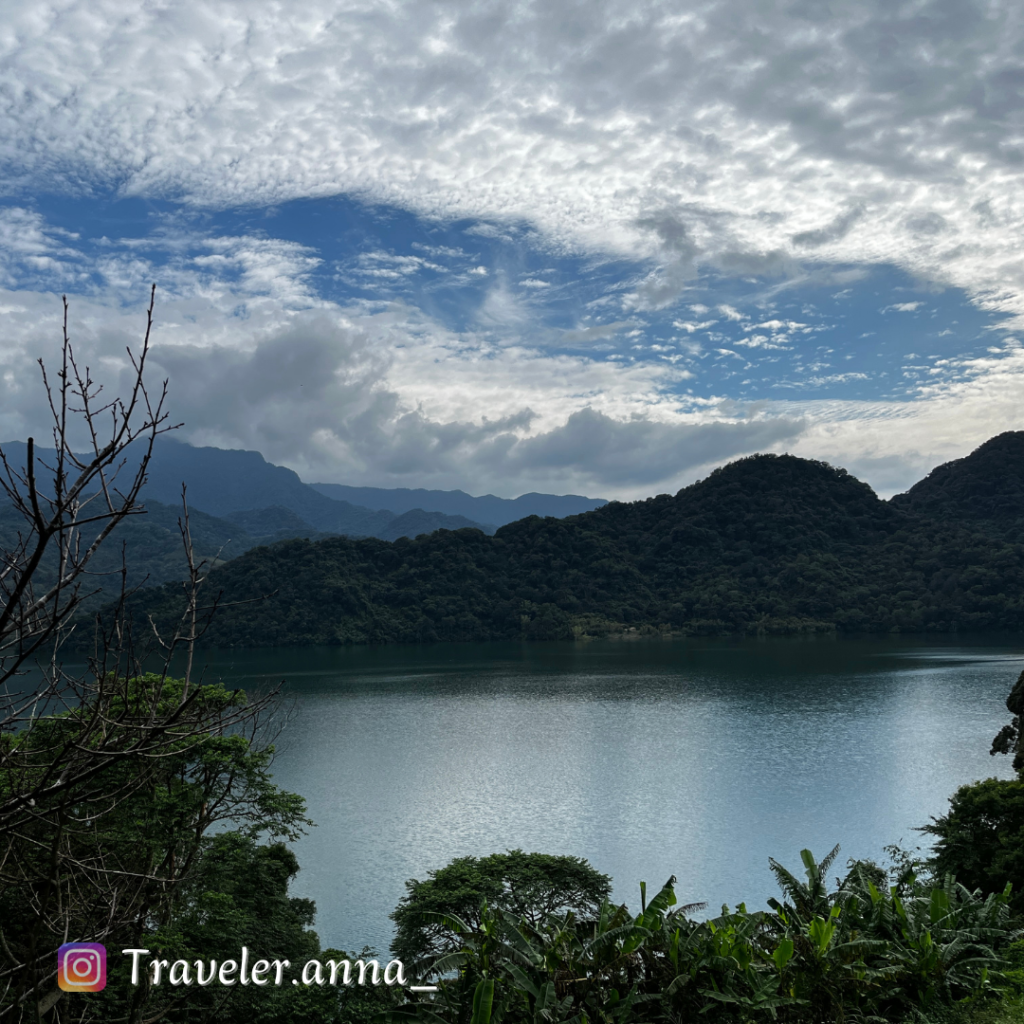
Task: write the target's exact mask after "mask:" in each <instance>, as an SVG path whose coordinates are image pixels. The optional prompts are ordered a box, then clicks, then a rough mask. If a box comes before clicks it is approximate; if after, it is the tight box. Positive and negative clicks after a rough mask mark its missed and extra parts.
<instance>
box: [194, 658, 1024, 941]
mask: <svg viewBox="0 0 1024 1024" xmlns="http://www.w3.org/2000/svg"><path fill="white" fill-rule="evenodd" d="M205 659H206V661H207V664H208V668H207V678H222V679H223V680H224V681H225V682H226V683H230V684H232V685H248V686H253V685H259V684H269V683H278V682H279V681H282V680H283V681H284V686H283V689H284V692H285V694H286V697H287V699H288V702H289V703H290V705H291V715H290V718H289V720H288V722H287V724H286V726H285V728H284V730H283V732H282V734H281V736H280V739H279V741H278V756H277V760H276V762H275V766H274V773H275V779H276V781H277V783H278V784H279V785H281V786H283V787H284V788H286V789H290V790H294V791H295V792H298V793H301V794H303V796H305V797H306V799H307V801H308V805H309V813H310V816H311V817H312V818H313V819H314V820H315V821H316V822H317V827H316V828H315V829H313V830H311V832H310V833H309V835H308V836H306V837H305V838H304V839H302V840H301V841H300V842H299V844H298V847H297V853H298V856H299V860H300V863H301V865H302V871H301V873H300V875H299V877H298V879H297V882H296V885H295V887H294V891H295V894H296V895H302V896H309V897H312V898H313V899H315V900H316V903H317V907H318V911H319V912H318V916H317V923H316V927H317V930H318V931H319V933H320V937H321V939H322V941H323V942H324V943H325V944H330V945H333V946H338V947H342V948H348V949H353V948H355V949H358V948H360V947H362V946H363V945H364V944H368V945H374V946H377V947H378V948H379V949H380V950H382V951H385V950H386V949H387V947H388V945H389V943H390V939H391V934H392V931H391V923H390V921H389V920H388V914H389V913H390V911H391V910H392V909H393V908H394V906H395V904H396V903H397V902H398V900H399V899H400V898H401V896H402V895H403V894H404V891H405V890H404V886H403V883H404V882H405V880H406V879H408V878H413V877H418V878H423V877H424V876H425V875H426V873H427V872H428V871H429V870H431V869H432V868H438V867H441V866H443V865H444V864H446V863H447V862H448V861H449V860H450V859H451V858H452V857H456V856H462V855H466V854H473V855H483V854H488V853H492V852H494V851H500V850H505V849H509V848H514V847H521V848H522V849H524V850H528V851H533V850H536V851H542V852H547V853H571V854H575V855H578V856H583V857H586V858H587V859H588V860H590V862H591V863H592V864H593V865H594V866H595V867H597V868H598V869H600V870H601V871H604V872H607V873H608V874H610V875H612V877H613V878H614V880H615V887H616V888H615V896H616V898H618V899H620V900H625V901H628V902H630V904H634V903H636V902H638V899H637V893H638V883H639V882H640V880H641V879H643V880H646V881H647V882H648V883H649V884H650V885H651V886H653V887H657V886H660V885H661V883H663V882H664V881H665V880H666V879H667V878H668V877H669V875H673V874H674V875H676V876H678V879H679V884H678V886H677V893H678V895H679V896H680V898H681V899H682V900H683V901H697V900H706V901H708V902H709V903H710V904H711V907H712V908H713V909H717V907H718V906H719V905H720V904H722V903H723V902H725V903H730V904H735V903H737V902H739V901H740V900H746V901H747V902H748V904H750V905H752V906H758V905H761V904H762V903H763V901H764V899H765V898H766V897H767V896H769V895H772V894H773V893H774V892H775V888H774V885H773V883H772V878H771V874H770V872H769V869H768V857H769V856H773V857H775V858H776V859H777V860H780V861H782V862H783V863H784V864H786V865H787V866H789V867H790V868H791V869H795V868H798V867H799V851H800V849H801V848H802V847H805V846H806V847H810V848H811V849H812V850H813V851H814V852H815V853H816V854H818V855H821V854H823V853H825V852H826V851H828V850H829V849H831V847H832V846H833V845H835V844H836V843H841V844H842V854H841V862H845V859H846V857H874V858H878V859H881V858H882V847H883V846H884V845H885V844H887V843H892V842H896V841H899V840H902V841H903V844H904V845H907V846H914V845H919V844H921V843H922V842H923V838H922V837H921V836H919V834H918V833H916V832H914V826H916V825H920V824H923V823H924V822H927V821H928V819H929V816H931V815H936V814H940V813H942V812H943V811H944V809H945V807H946V802H947V799H948V797H949V795H950V794H951V793H952V792H953V790H955V789H956V787H957V786H960V785H962V784H964V783H966V782H971V781H974V780H975V779H979V778H984V777H987V776H991V775H998V776H1002V777H1009V776H1010V774H1011V771H1010V766H1009V763H1008V759H1007V758H992V757H990V756H989V754H988V749H989V744H990V742H991V739H992V737H993V735H994V734H995V733H996V732H997V731H998V729H999V727H1000V726H1001V725H1003V724H1004V723H1005V722H1006V721H1008V718H1009V716H1008V713H1007V712H1006V709H1005V706H1004V704H1003V701H1004V700H1005V698H1006V695H1007V694H1008V692H1009V690H1010V687H1011V686H1012V684H1013V682H1014V681H1015V680H1016V678H1017V675H1018V674H1019V673H1020V671H1021V669H1022V667H1024V647H1022V646H1019V645H1018V646H1009V645H1005V644H1004V645H1000V644H999V643H998V642H997V643H993V642H991V641H987V642H986V641H970V640H968V641H964V640H962V639H961V640H958V641H957V642H945V643H944V642H941V641H940V642H932V641H928V642H921V641H914V640H908V639H899V638H894V639H885V640H870V641H852V640H834V639H813V640H793V639H778V640H767V641H756V640H718V639H715V640H679V641H648V642H635V643H623V642H599V643H591V644H571V643H566V644H552V643H545V644H540V643H534V644H465V645H427V646H421V647H381V648H348V649H344V648H317V649H305V650H295V649H291V648H289V649H271V650H260V651H247V652H236V651H232V652H219V653H218V652H214V653H210V654H207V655H205Z"/></svg>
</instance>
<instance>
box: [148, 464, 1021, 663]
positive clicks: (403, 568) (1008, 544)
mask: <svg viewBox="0 0 1024 1024" xmlns="http://www.w3.org/2000/svg"><path fill="white" fill-rule="evenodd" d="M991 471H996V470H995V468H994V466H993V468H992V470H991ZM210 590H211V592H218V591H219V592H222V593H223V600H224V602H226V603H227V604H230V605H231V607H225V608H224V609H223V610H222V611H221V612H219V613H218V615H217V617H216V618H215V619H214V622H213V625H212V627H211V630H210V632H209V634H208V635H207V642H209V643H211V644H215V645H221V646H227V645H240V646H247V647H249V646H252V647H255V646H262V645H272V644H331V643H365V642H395V641H397V642H414V641H432V640H486V639H512V638H527V639H567V638H572V637H580V636H601V635H609V634H615V633H625V632H629V633H633V632H636V633H638V634H643V633H651V634H656V633H676V634H690V633H737V632H741V633H742V632H747V633H792V632H802V631H834V630H837V631H845V632H860V631H873V632H878V631H883V632H893V631H897V632H898V631H904V632H907V631H915V632H916V631H932V632H949V631H953V630H968V629H970V630H994V629H998V630H1013V631H1017V632H1019V631H1020V630H1021V629H1022V627H1024V545H1022V544H1021V542H1020V538H1019V537H1018V538H1015V539H1013V540H1009V541H1008V540H1005V539H999V538H993V537H992V536H991V535H989V534H987V533H985V532H983V531H981V530H979V529H977V528H976V527H974V526H973V525H972V524H970V523H968V524H966V525H965V524H963V523H961V522H958V521H957V520H955V519H953V518H942V517H933V516H930V515H924V514H921V513H918V512H914V511H907V510H905V509H902V508H900V507H899V505H898V504H896V503H890V502H884V501H881V500H880V499H879V498H878V497H877V496H876V495H875V493H874V492H873V491H872V490H871V488H870V487H868V485H867V484H865V483H863V482H861V481H859V480H857V479H856V478H854V477H853V476H851V475H850V474H849V473H847V472H846V471H845V470H842V469H836V468H833V467H832V466H829V465H826V464H825V463H821V462H813V461H808V460H804V459H798V458H796V457H794V456H789V455H779V456H776V455H757V456H751V457H750V458H747V459H741V460H739V461H738V462H734V463H731V464H730V465H728V466H725V467H723V468H721V469H719V470H716V471H715V472H714V473H712V474H711V475H710V476H709V477H708V478H707V479H705V480H703V481H700V482H698V483H696V484H693V485H691V486H690V487H687V488H684V489H683V490H681V491H680V492H679V493H678V494H676V495H675V496H671V495H659V496H658V497H656V498H650V499H648V500H646V501H637V502H629V503H623V502H611V503H609V504H607V505H604V506H603V507H601V508H599V509H596V510H594V511H591V512H586V513H583V514H580V515H577V516H570V517H568V518H565V519H555V518H552V517H548V518H545V519H541V518H539V517H536V516H533V517H529V518H526V519H522V520H519V521H517V522H514V523H510V524H507V525H505V526H502V527H501V528H500V529H499V530H498V531H497V532H496V533H495V534H494V536H493V537H489V536H486V535H484V534H482V533H480V532H479V531H475V530H458V531H454V532H438V533H434V534H430V535H427V536H420V537H417V538H416V539H415V540H408V539H401V540H398V541H396V542H395V543H392V544H388V543H384V542H382V541H380V540H372V539H367V540H350V539H344V538H331V539H328V540H323V541H320V542H313V541H289V542H286V543H283V544H277V545H274V546H271V547H265V548H259V549H255V550H252V551H249V552H248V553H246V554H244V555H242V556H241V557H239V558H236V559H234V560H233V561H231V562H228V563H226V564H225V565H223V566H221V567H220V568H218V569H217V570H215V571H214V572H213V573H212V574H211V576H210ZM179 602H180V597H179V596H178V595H177V594H176V593H174V592H172V591H171V590H169V589H167V588H164V589H155V590H153V591H149V592H144V593H142V594H140V595H139V600H138V602H137V604H136V606H135V607H136V613H137V614H139V615H150V614H152V615H153V616H154V617H155V618H156V619H157V620H158V621H168V620H169V619H170V618H172V617H173V616H174V614H175V613H176V609H177V608H178V607H179Z"/></svg>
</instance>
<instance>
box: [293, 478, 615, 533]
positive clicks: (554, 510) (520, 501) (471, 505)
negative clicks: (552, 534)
mask: <svg viewBox="0 0 1024 1024" xmlns="http://www.w3.org/2000/svg"><path fill="white" fill-rule="evenodd" d="M310 487H312V488H314V489H315V490H317V491H319V492H320V493H321V494H325V495H326V496H327V497H329V498H334V499H335V500H337V501H351V502H354V503H356V504H358V505H368V506H370V507H371V508H386V509H388V510H390V511H391V512H408V511H409V510H410V509H414V508H420V509H426V510H427V511H430V512H444V513H446V514H448V515H453V516H467V517H469V518H470V519H474V520H476V521H477V522H479V523H493V524H495V526H504V525H505V524H506V523H512V522H515V521H516V520H517V519H525V518H526V517H527V516H542V517H543V516H555V517H556V518H558V519H562V518H564V517H565V516H575V515H579V514H580V513H581V512H590V511H592V510H593V509H595V508H600V507H601V506H602V505H607V504H608V502H607V501H605V499H604V498H584V497H581V496H580V495H578V494H537V493H536V492H534V491H531V492H530V493H529V494H521V495H520V496H519V497H518V498H496V497H495V496H494V495H493V494H485V495H483V496H482V497H479V498H474V497H473V496H472V495H470V494H466V492H465V491H428V490H424V489H423V488H419V489H417V490H410V489H409V488H407V487H397V488H393V489H390V488H385V487H350V486H348V485H347V484H310Z"/></svg>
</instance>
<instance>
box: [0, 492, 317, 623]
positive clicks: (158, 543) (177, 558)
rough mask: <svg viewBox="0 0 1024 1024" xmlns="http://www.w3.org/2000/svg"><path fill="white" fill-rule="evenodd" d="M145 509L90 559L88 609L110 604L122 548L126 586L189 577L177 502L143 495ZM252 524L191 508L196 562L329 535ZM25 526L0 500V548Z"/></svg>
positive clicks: (47, 569) (8, 546)
mask: <svg viewBox="0 0 1024 1024" xmlns="http://www.w3.org/2000/svg"><path fill="white" fill-rule="evenodd" d="M145 507H146V511H145V512H144V513H140V514H139V515H132V516H128V518H127V519H125V520H124V521H123V522H122V523H121V524H120V525H119V526H118V528H117V533H116V537H115V538H113V539H112V540H111V541H109V542H107V543H106V544H103V545H102V546H101V547H100V548H99V549H98V550H97V551H96V554H95V555H94V556H93V558H92V560H91V561H90V563H89V576H88V577H87V579H86V580H85V581H84V583H83V587H82V590H83V593H84V594H91V595H92V596H91V597H90V598H89V600H88V601H87V602H86V604H85V608H86V609H87V610H90V609H95V608H98V607H102V606H103V605H104V604H106V603H108V602H109V600H110V594H111V592H116V591H117V590H118V588H119V587H120V585H121V576H120V574H121V568H122V551H123V553H124V560H123V564H124V566H125V567H126V568H127V578H126V584H127V586H128V587H129V588H134V587H141V586H150V587H151V586H156V585H159V584H162V583H166V582H170V581H180V580H182V579H184V578H185V577H186V576H187V574H188V564H187V562H186V559H185V553H184V548H183V545H182V539H181V529H180V527H179V525H178V522H179V519H180V518H181V508H180V506H174V505H165V504H163V503H162V502H159V501H153V500H152V499H147V501H146V506H145ZM288 515H292V513H288ZM300 522H301V521H300ZM250 527H252V528H251V529H249V530H246V529H244V528H242V526H241V525H240V524H239V523H237V522H232V521H229V520H227V519H220V518H217V517H216V516H210V515H207V514H206V513H205V512H202V511H200V510H199V509H190V510H189V529H190V532H191V535H192V545H193V552H194V557H195V559H196V561H197V562H198V561H204V560H205V561H206V562H207V563H208V565H219V564H221V563H222V562H225V561H227V560H229V559H231V558H235V557H236V556H238V555H240V554H242V553H243V552H245V551H248V550H249V549H250V548H253V547H256V546H257V545H259V544H274V543H277V542H278V541H281V540H285V539H290V538H295V537H308V538H312V539H321V538H323V537H324V536H327V535H326V534H320V533H317V532H316V531H315V530H313V529H312V528H310V527H309V526H297V525H296V524H294V523H291V522H289V523H287V524H286V525H281V524H278V525H276V526H275V524H273V523H264V524H262V526H260V524H257V523H250ZM257 527H259V528H257ZM24 528H25V522H24V519H23V518H22V517H21V516H20V515H19V514H18V513H17V512H16V511H15V510H14V507H13V505H11V504H10V503H8V502H4V503H0V547H2V548H3V549H5V550H12V549H13V548H14V547H15V546H16V544H17V535H18V531H19V530H22V531H23V530H24ZM99 529H100V526H99V524H93V525H92V526H91V527H86V528H85V529H84V531H83V532H84V536H83V541H84V542H85V544H88V543H89V542H90V541H91V540H92V539H93V537H94V536H95V535H96V533H97V532H98V531H99ZM54 555H55V553H54V552H51V556H50V560H49V561H48V562H44V565H43V569H42V571H43V574H44V578H49V577H51V576H52V574H53V573H55V571H56V564H55V563H54V562H53V561H52V559H53V557H54ZM104 595H105V596H104Z"/></svg>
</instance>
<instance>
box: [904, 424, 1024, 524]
mask: <svg viewBox="0 0 1024 1024" xmlns="http://www.w3.org/2000/svg"><path fill="white" fill-rule="evenodd" d="M892 503H893V505H895V506H896V507H897V508H900V509H903V510H905V511H908V512H918V513H921V514H922V515H927V516H932V517H934V518H940V519H957V520H960V521H961V522H967V523H971V524H973V525H975V526H977V527H979V528H981V529H983V530H985V531H986V532H989V533H992V534H994V535H996V536H1000V537H1006V538H1007V539H1021V538H1024V431H1022V430H1014V431H1008V432H1007V433H1005V434H999V435H998V436H997V437H993V438H991V440H988V441H986V442H985V443H984V444H983V445H982V446H981V447H980V448H977V449H975V451H973V452H972V453H971V454H970V455H968V456H967V458H965V459H956V460H954V461H953V462H946V463H943V465H941V466H937V467H936V468H935V469H933V470H932V471H931V472H930V473H929V474H928V476H926V477H925V478H924V479H923V480H921V481H920V482H919V483H916V484H914V486H913V487H911V488H910V490H909V491H907V493H906V494H898V495H896V497H895V498H893V499H892Z"/></svg>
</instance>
